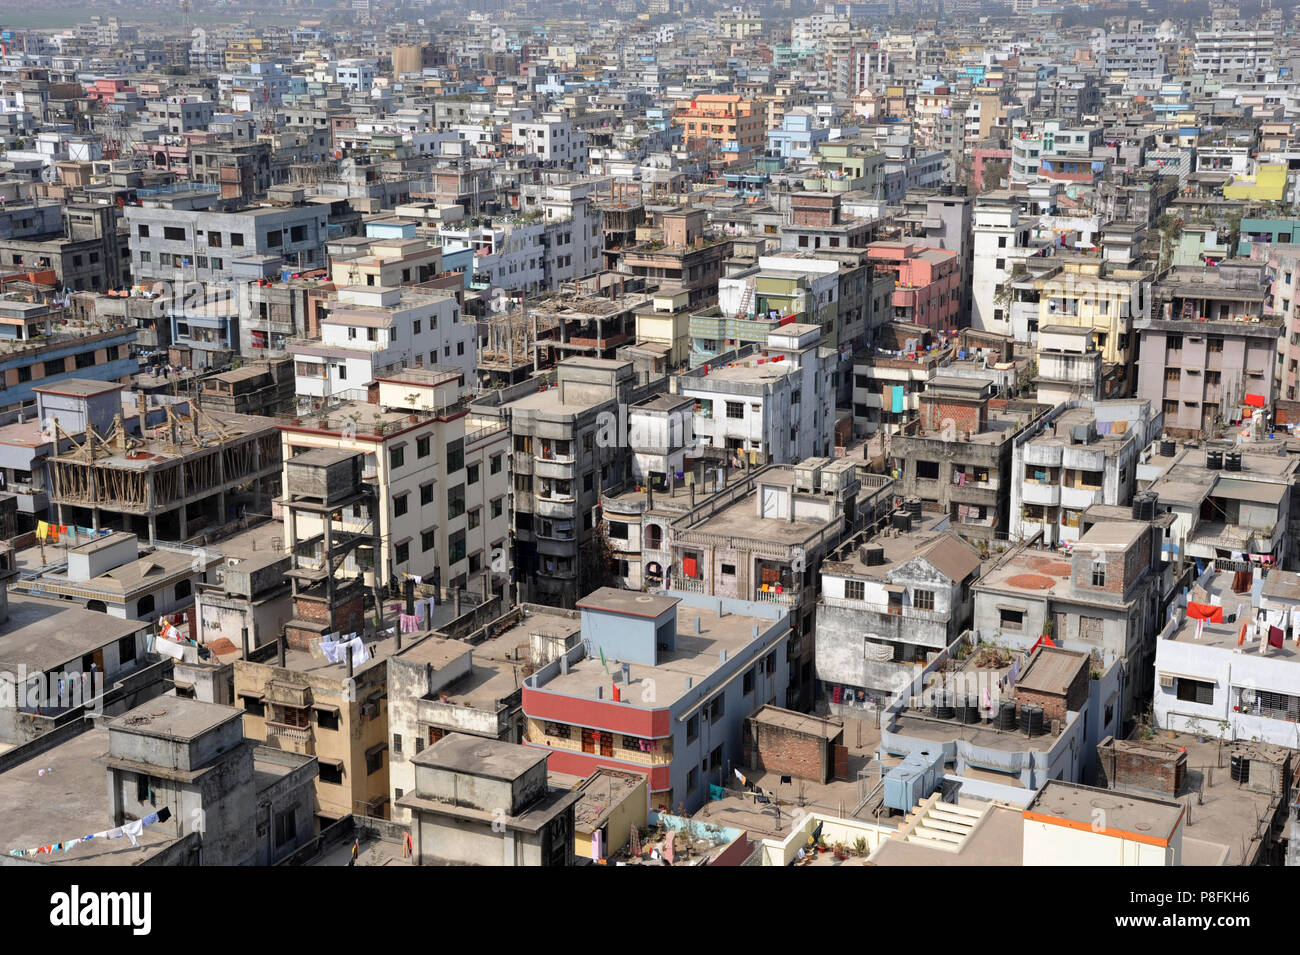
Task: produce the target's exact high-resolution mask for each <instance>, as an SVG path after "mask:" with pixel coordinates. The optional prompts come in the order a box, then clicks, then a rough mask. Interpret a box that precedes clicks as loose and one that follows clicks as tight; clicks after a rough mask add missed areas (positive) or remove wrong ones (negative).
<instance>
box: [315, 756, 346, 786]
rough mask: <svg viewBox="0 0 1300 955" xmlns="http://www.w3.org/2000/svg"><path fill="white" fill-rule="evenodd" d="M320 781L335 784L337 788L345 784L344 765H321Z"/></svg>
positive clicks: (322, 763) (323, 763)
mask: <svg viewBox="0 0 1300 955" xmlns="http://www.w3.org/2000/svg"><path fill="white" fill-rule="evenodd" d="M320 781H321V782H323V783H333V784H334V785H335V786H339V785H342V783H343V765H342V764H341V763H326V762H324V761H322V762H321V764H320Z"/></svg>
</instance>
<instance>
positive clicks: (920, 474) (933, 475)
mask: <svg viewBox="0 0 1300 955" xmlns="http://www.w3.org/2000/svg"><path fill="white" fill-rule="evenodd" d="M916 477H917V479H918V480H923V481H937V480H939V462H938V461H917V462H916Z"/></svg>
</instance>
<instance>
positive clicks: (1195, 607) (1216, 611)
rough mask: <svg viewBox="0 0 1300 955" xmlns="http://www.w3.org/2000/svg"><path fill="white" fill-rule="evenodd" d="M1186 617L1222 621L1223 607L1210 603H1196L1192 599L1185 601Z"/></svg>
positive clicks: (1215, 621) (1214, 621) (1212, 621)
mask: <svg viewBox="0 0 1300 955" xmlns="http://www.w3.org/2000/svg"><path fill="white" fill-rule="evenodd" d="M1187 618H1188V619H1189V620H1208V621H1209V622H1210V623H1223V608H1222V607H1214V606H1211V605H1210V604H1198V603H1193V602H1192V601H1190V600H1189V601H1188V602H1187Z"/></svg>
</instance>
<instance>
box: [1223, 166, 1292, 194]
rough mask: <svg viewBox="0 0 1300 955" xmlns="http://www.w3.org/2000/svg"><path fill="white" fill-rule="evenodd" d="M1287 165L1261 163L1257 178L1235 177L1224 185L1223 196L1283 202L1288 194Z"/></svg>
mask: <svg viewBox="0 0 1300 955" xmlns="http://www.w3.org/2000/svg"><path fill="white" fill-rule="evenodd" d="M1286 177H1287V167H1286V166H1285V165H1283V164H1280V163H1278V164H1269V165H1261V166H1260V167H1259V168H1258V169H1256V170H1255V178H1253V179H1246V178H1234V179H1233V181H1232V182H1231V183H1229V184H1227V185H1225V186H1224V187H1223V198H1225V199H1245V200H1247V201H1252V202H1281V201H1282V197H1283V196H1284V195H1286Z"/></svg>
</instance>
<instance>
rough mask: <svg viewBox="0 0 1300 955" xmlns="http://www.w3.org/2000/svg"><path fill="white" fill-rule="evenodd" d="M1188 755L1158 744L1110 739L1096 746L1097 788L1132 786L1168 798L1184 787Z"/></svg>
mask: <svg viewBox="0 0 1300 955" xmlns="http://www.w3.org/2000/svg"><path fill="white" fill-rule="evenodd" d="M1186 773H1187V754H1186V753H1182V752H1179V751H1178V749H1177V748H1175V747H1172V746H1165V745H1161V744H1155V743H1141V744H1133V743H1129V742H1126V741H1122V740H1121V741H1116V740H1115V738H1114V737H1112V736H1108V737H1106V738H1105V739H1104V740H1102V741H1101V742H1100V743H1098V744H1097V785H1098V786H1102V787H1105V788H1107V789H1115V788H1123V787H1126V786H1127V787H1133V788H1136V789H1144V790H1146V791H1148V792H1154V793H1161V794H1164V795H1167V796H1173V795H1176V794H1177V793H1178V792H1179V791H1180V790H1181V789H1182V787H1183V780H1184V777H1185V776H1186Z"/></svg>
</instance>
